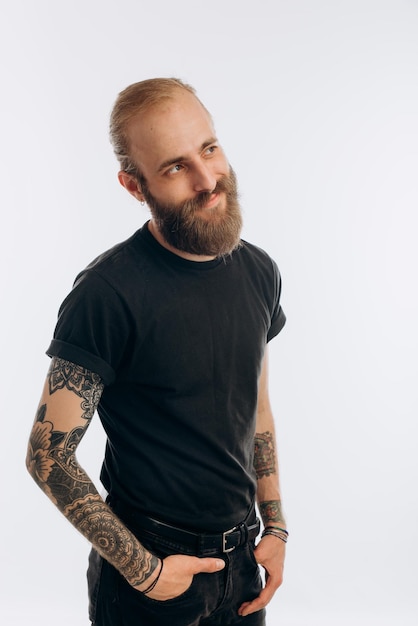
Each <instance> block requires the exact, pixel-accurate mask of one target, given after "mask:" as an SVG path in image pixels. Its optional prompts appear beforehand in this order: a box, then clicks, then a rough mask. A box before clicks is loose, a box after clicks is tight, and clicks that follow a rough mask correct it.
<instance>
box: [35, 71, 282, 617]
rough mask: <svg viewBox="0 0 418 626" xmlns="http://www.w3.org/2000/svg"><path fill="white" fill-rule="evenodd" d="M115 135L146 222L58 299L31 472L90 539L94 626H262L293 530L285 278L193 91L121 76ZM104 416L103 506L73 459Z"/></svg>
mask: <svg viewBox="0 0 418 626" xmlns="http://www.w3.org/2000/svg"><path fill="white" fill-rule="evenodd" d="M110 135H111V140H112V143H113V146H114V151H115V154H116V156H117V158H118V160H119V164H120V172H119V174H118V177H119V181H120V183H121V184H122V185H123V187H125V188H126V189H127V191H129V193H130V194H132V195H133V196H134V197H135V198H137V199H138V200H139V201H140V202H141V203H145V202H146V203H147V205H148V207H149V209H150V212H151V219H150V220H149V221H148V222H147V223H145V224H144V225H143V226H142V228H140V229H139V230H138V231H137V232H136V233H135V234H134V235H133V236H132V237H130V238H129V239H128V240H127V241H125V242H123V243H120V244H118V245H116V246H115V247H113V248H112V249H111V250H109V251H107V252H105V253H104V254H102V255H101V256H100V257H98V258H97V259H95V260H94V261H93V262H92V263H91V264H90V265H89V266H88V267H87V268H86V269H84V270H83V271H82V272H81V273H80V274H79V275H78V277H77V278H76V281H75V283H74V286H73V289H72V290H71V292H70V293H69V295H68V296H67V298H66V299H65V300H64V302H63V304H62V305H61V308H60V311H59V316H58V321H57V325H56V328H55V332H54V337H53V339H52V342H51V344H50V346H49V348H48V350H47V354H48V355H49V356H50V357H52V360H51V366H50V368H49V371H48V374H47V378H46V382H45V387H44V390H43V394H42V398H41V401H40V405H39V408H38V412H37V415H36V419H35V423H34V426H33V429H32V432H31V436H30V441H29V447H28V455H27V466H28V469H29V471H30V473H31V474H32V476H33V478H34V479H35V481H36V482H37V483H38V485H39V486H40V487H41V488H42V489H43V490H44V491H45V493H46V494H47V495H48V496H49V498H50V499H51V500H52V501H53V502H54V503H55V504H56V506H57V507H58V508H59V509H60V511H61V512H62V513H63V514H64V515H65V516H66V517H67V519H68V520H69V521H70V522H71V523H72V524H73V525H74V526H75V527H76V528H77V529H78V530H79V531H80V532H81V533H82V534H83V535H84V536H85V537H86V538H87V539H88V540H89V541H90V542H91V543H92V551H91V554H90V562H89V570H88V581H89V594H90V595H89V597H90V620H91V622H92V624H94V625H95V626H116V625H118V624H120V625H122V624H123V625H124V626H134V625H135V626H138V625H140V626H166V625H167V624H170V626H198V625H199V626H205V625H206V626H216V625H222V626H227V625H233V624H248V625H249V626H250V625H251V626H261V625H263V624H265V608H264V607H265V606H266V605H267V604H268V602H269V601H270V600H271V598H272V597H273V594H274V593H275V591H276V589H277V588H278V587H279V585H280V584H281V582H282V576H283V563H284V554H285V544H286V541H287V530H286V525H285V520H284V518H283V513H282V508H281V498H280V490H279V477H278V463H277V453H276V440H275V433H274V420H273V415H272V409H271V406H270V401H269V394H268V360H267V344H268V342H269V341H270V340H271V339H272V338H273V337H275V336H276V335H277V334H278V333H279V332H280V330H281V329H282V327H283V325H284V323H285V316H284V313H283V311H282V308H281V305H280V276H279V272H278V269H277V266H276V264H275V262H274V261H273V260H272V259H271V258H270V257H269V256H268V255H267V254H266V253H265V252H264V251H263V250H261V249H260V248H258V247H256V246H254V245H252V244H250V243H248V242H246V241H243V240H241V238H240V234H241V228H242V217H241V211H240V207H239V203H238V199H237V184H236V177H235V174H234V172H233V170H232V169H231V167H230V165H229V163H228V161H227V159H226V156H225V154H224V152H223V150H222V148H221V146H220V144H219V142H218V140H217V137H216V134H215V129H214V125H213V121H212V118H211V116H210V115H209V113H208V111H207V110H206V109H205V107H204V106H203V104H202V103H201V102H200V100H199V99H198V98H197V96H196V94H195V92H194V89H193V88H192V87H190V86H189V85H187V84H185V83H183V82H182V81H180V80H178V79H170V78H169V79H167V78H157V79H149V80H145V81H142V82H139V83H135V84H133V85H130V86H129V87H127V88H126V89H125V90H124V91H122V92H121V93H120V94H119V96H118V98H117V100H116V102H115V105H114V108H113V111H112V114H111V122H110ZM96 410H97V413H98V415H99V418H100V420H101V422H102V424H103V427H104V430H105V432H106V435H107V444H106V451H105V457H104V461H103V466H102V471H101V482H102V483H103V486H104V488H105V490H106V493H107V497H106V500H104V499H103V498H102V496H101V495H100V494H99V492H98V490H97V489H96V487H95V486H94V484H93V483H92V481H91V480H90V478H89V477H88V476H87V474H86V473H85V472H84V470H83V469H82V467H81V466H80V465H79V463H78V461H77V458H76V450H77V447H78V444H79V442H80V440H81V439H82V437H83V436H84V434H85V432H86V430H87V428H88V425H89V424H90V422H91V419H92V417H93V415H94V414H95V412H96ZM257 514H259V515H260V516H261V518H262V522H263V531H262V534H261V538H260V539H259V541H258V543H257V544H256V538H257V536H258V535H259V532H260V521H259V519H258V517H257ZM261 567H262V568H264V570H265V573H266V576H265V583H263V582H262V579H261V576H260V568H261Z"/></svg>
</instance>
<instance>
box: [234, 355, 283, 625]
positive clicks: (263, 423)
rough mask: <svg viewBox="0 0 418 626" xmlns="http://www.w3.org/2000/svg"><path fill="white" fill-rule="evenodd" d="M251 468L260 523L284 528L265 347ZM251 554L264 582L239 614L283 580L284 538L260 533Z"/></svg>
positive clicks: (255, 607) (263, 600) (265, 599)
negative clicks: (252, 466) (261, 587)
mask: <svg viewBox="0 0 418 626" xmlns="http://www.w3.org/2000/svg"><path fill="white" fill-rule="evenodd" d="M254 468H255V472H256V476H257V503H258V508H259V511H260V515H261V517H262V520H263V524H264V526H265V527H266V526H271V525H273V526H279V527H280V528H286V522H285V520H284V516H283V513H282V506H281V497H280V486H279V470H278V461H277V450H276V437H275V430H274V419H273V413H272V409H271V405H270V400H269V393H268V353H267V348H266V355H265V357H264V363H263V368H262V371H261V376H260V382H259V388H258V405H257V424H256V434H255V440H254ZM254 555H255V557H256V559H257V562H258V563H259V564H260V565H262V566H263V567H264V569H265V571H266V585H265V587H264V589H263V590H262V591H261V593H260V595H259V596H258V598H255V600H253V601H252V602H245V603H244V604H243V605H242V606H241V607H240V609H239V613H240V615H242V616H246V615H249V614H250V613H254V612H255V611H259V610H260V609H262V608H264V607H265V606H266V605H267V604H268V603H269V602H270V600H271V599H272V597H273V595H274V593H275V591H276V590H277V588H278V587H279V586H280V585H281V583H282V580H283V566H284V558H285V543H284V542H282V541H281V540H280V539H278V538H277V537H272V536H266V537H263V538H262V539H261V541H260V542H259V544H258V545H257V548H256V549H255V552H254Z"/></svg>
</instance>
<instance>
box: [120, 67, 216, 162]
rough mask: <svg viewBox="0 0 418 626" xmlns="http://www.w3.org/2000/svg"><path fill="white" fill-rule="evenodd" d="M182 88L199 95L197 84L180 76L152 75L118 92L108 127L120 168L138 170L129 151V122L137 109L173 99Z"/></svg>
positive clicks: (140, 110) (138, 110) (144, 109)
mask: <svg viewBox="0 0 418 626" xmlns="http://www.w3.org/2000/svg"><path fill="white" fill-rule="evenodd" d="M180 90H184V91H188V92H189V93H191V94H193V95H194V96H195V97H196V98H197V96H196V92H195V90H194V88H193V87H192V86H191V85H188V84H187V83H184V82H183V81H182V80H180V79H179V78H149V79H147V80H142V81H140V82H138V83H133V84H132V85H129V87H126V89H124V90H123V91H121V92H120V93H119V95H118V97H117V99H116V101H115V104H114V105H113V109H112V112H111V115H110V129H109V131H110V141H111V143H112V145H113V150H114V153H115V155H116V158H117V159H118V161H119V164H120V168H121V170H123V171H125V172H127V173H136V170H137V168H136V166H135V163H134V162H133V161H132V157H131V155H130V145H129V137H128V133H127V130H128V125H129V122H130V121H131V120H132V118H133V117H135V116H136V115H138V113H141V112H145V111H147V110H148V109H150V108H151V107H153V106H156V105H158V104H159V103H161V102H165V101H167V100H170V99H171V98H173V96H174V95H175V93H176V92H178V91H180ZM197 99H198V98H197ZM202 106H203V105H202Z"/></svg>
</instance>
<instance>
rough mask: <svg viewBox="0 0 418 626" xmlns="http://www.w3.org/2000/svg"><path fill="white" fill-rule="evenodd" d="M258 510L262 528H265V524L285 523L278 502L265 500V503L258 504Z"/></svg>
mask: <svg viewBox="0 0 418 626" xmlns="http://www.w3.org/2000/svg"><path fill="white" fill-rule="evenodd" d="M259 509H260V514H261V517H262V519H263V523H264V526H267V524H269V523H271V522H280V523H282V524H284V523H285V522H284V517H283V513H282V505H281V502H280V500H266V501H265V502H260V503H259Z"/></svg>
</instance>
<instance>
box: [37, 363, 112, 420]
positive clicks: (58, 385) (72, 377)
mask: <svg viewBox="0 0 418 626" xmlns="http://www.w3.org/2000/svg"><path fill="white" fill-rule="evenodd" d="M48 383H49V393H50V394H51V396H52V394H53V393H55V392H56V391H58V390H59V389H64V388H65V389H68V390H69V391H73V392H74V393H75V394H76V395H77V396H79V397H80V398H82V402H81V408H82V409H83V411H84V413H83V416H82V417H84V418H85V419H91V418H92V417H93V414H94V411H95V410H96V407H97V405H98V403H99V400H100V396H101V395H102V391H103V383H102V381H101V378H100V376H99V375H98V374H94V373H93V372H90V371H89V370H87V369H86V368H84V367H81V366H80V365H74V363H70V362H69V361H65V360H64V359H59V358H56V357H55V358H53V359H52V361H51V367H50V368H49V372H48Z"/></svg>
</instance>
